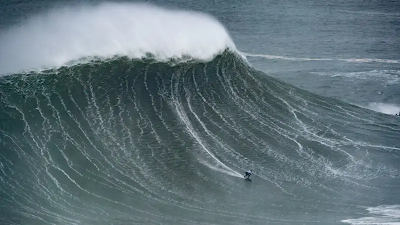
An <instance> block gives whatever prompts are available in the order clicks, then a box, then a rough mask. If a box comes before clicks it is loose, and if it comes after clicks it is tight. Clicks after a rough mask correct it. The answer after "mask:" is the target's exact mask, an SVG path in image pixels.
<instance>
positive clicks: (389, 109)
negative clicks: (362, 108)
mask: <svg viewBox="0 0 400 225" xmlns="http://www.w3.org/2000/svg"><path fill="white" fill-rule="evenodd" d="M366 108H368V109H370V110H373V111H375V112H381V113H385V114H390V115H395V114H398V113H400V105H396V104H388V103H377V102H373V103H369V104H368V106H366Z"/></svg>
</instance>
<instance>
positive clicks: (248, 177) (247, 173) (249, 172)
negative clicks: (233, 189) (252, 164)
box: [244, 170, 253, 179]
mask: <svg viewBox="0 0 400 225" xmlns="http://www.w3.org/2000/svg"><path fill="white" fill-rule="evenodd" d="M251 173H253V170H247V171H246V172H245V174H244V178H247V179H250V175H251Z"/></svg>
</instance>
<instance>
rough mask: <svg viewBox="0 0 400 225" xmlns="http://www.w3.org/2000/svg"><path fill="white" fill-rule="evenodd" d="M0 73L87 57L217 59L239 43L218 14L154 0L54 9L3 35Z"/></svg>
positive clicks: (58, 63)
mask: <svg viewBox="0 0 400 225" xmlns="http://www.w3.org/2000/svg"><path fill="white" fill-rule="evenodd" d="M0 49H1V51H0V73H13V72H18V71H21V70H35V69H39V68H48V67H58V66H62V65H64V64H66V63H68V62H70V61H74V60H78V59H80V58H85V57H101V58H109V57H113V56H116V55H122V56H128V57H132V58H142V57H146V56H148V55H149V54H151V55H152V56H153V57H154V58H155V59H157V60H168V59H171V58H172V59H174V58H187V57H191V58H194V59H199V60H205V61H208V60H211V59H213V57H214V56H215V55H217V54H219V53H221V52H222V51H224V50H226V49H232V50H235V49H236V47H235V45H234V43H233V41H232V39H231V38H230V36H229V34H228V32H227V30H226V29H225V28H224V26H223V25H222V24H221V23H220V22H218V21H217V20H216V19H214V18H213V17H211V16H209V15H206V14H202V13H198V12H191V11H180V10H171V9H164V8H160V7H157V6H153V5H148V4H133V3H102V4H99V5H97V6H74V7H64V8H61V9H53V10H51V11H49V12H47V13H43V14H40V15H37V16H35V17H32V18H30V19H29V20H28V21H27V22H26V23H23V24H21V25H19V26H15V27H11V28H10V29H8V30H7V31H5V32H3V33H1V34H0Z"/></svg>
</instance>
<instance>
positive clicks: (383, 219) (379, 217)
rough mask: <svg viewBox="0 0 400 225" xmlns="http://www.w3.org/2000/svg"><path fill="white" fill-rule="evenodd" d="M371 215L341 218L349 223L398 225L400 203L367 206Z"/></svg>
mask: <svg viewBox="0 0 400 225" xmlns="http://www.w3.org/2000/svg"><path fill="white" fill-rule="evenodd" d="M367 210H368V211H369V213H370V214H372V215H373V216H369V217H362V218H358V219H347V220H342V221H340V222H342V223H349V224H382V225H400V205H381V206H377V207H370V208H367Z"/></svg>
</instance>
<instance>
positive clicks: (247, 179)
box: [244, 178, 252, 182]
mask: <svg viewBox="0 0 400 225" xmlns="http://www.w3.org/2000/svg"><path fill="white" fill-rule="evenodd" d="M244 180H245V181H250V182H252V180H251V179H250V178H244Z"/></svg>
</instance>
